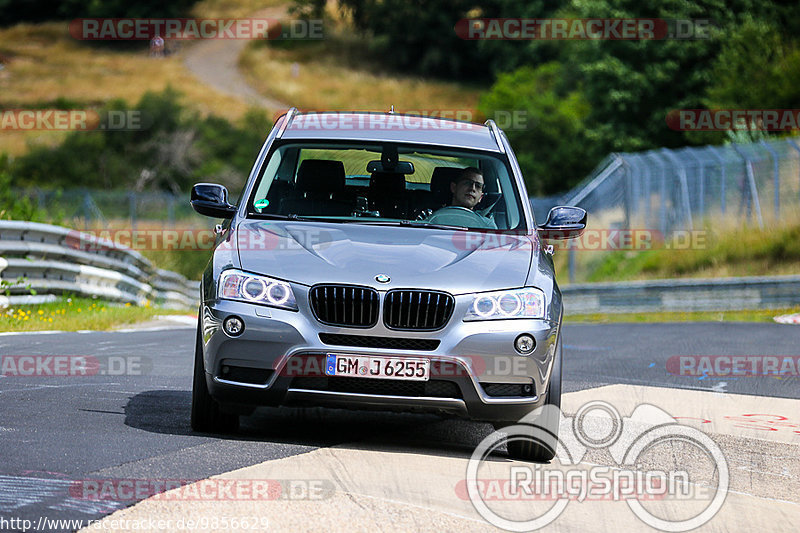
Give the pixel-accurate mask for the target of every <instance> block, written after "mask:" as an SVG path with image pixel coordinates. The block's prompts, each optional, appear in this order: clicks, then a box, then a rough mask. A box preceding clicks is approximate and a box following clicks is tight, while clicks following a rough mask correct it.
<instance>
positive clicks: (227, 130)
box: [11, 88, 271, 194]
mask: <svg viewBox="0 0 800 533" xmlns="http://www.w3.org/2000/svg"><path fill="white" fill-rule="evenodd" d="M112 111H121V112H128V111H130V108H129V107H128V106H127V104H126V103H125V102H124V101H121V100H115V101H112V102H110V103H109V104H107V105H106V107H104V108H103V109H102V110H101V112H100V114H101V116H102V115H107V114H108V113H109V112H112ZM135 111H136V112H137V113H138V114H137V115H136V116H137V117H139V118H140V119H141V121H140V123H141V124H142V126H143V127H142V128H132V129H129V130H125V131H122V130H109V129H105V130H104V129H96V130H93V131H75V132H73V133H71V134H70V135H68V136H67V138H66V139H65V140H64V141H63V143H62V144H60V145H59V146H57V147H49V146H35V147H32V148H31V149H30V151H29V152H28V153H27V154H26V155H24V156H22V157H20V158H18V159H17V160H16V161H15V162H14V164H13V165H12V166H11V174H12V176H13V177H14V179H13V185H15V186H42V185H43V184H47V185H48V186H51V187H63V188H74V187H87V188H101V189H120V188H127V189H131V190H135V191H142V190H162V191H170V192H172V193H174V194H183V193H185V192H186V191H188V189H189V188H190V187H191V185H192V184H193V183H195V182H197V181H204V180H214V181H219V182H220V183H223V184H225V185H227V186H229V187H230V188H232V189H233V190H237V189H238V188H240V187H241V186H242V184H243V183H244V180H245V178H246V176H247V175H248V173H249V171H250V168H251V166H252V162H253V159H254V157H255V155H256V154H257V151H258V149H259V147H260V146H261V144H262V142H263V139H264V137H266V134H267V132H268V130H269V128H270V127H271V122H270V120H269V119H268V118H267V115H266V113H264V112H263V111H259V110H252V111H250V112H248V113H247V114H246V116H245V117H244V118H243V119H242V121H241V124H239V125H234V124H231V123H230V122H229V121H228V120H226V119H224V118H220V117H215V116H208V117H205V118H202V117H200V115H199V114H198V113H197V112H195V111H194V110H192V109H188V108H186V107H184V106H183V104H182V103H181V101H180V94H179V93H177V92H176V91H174V90H172V89H169V88H168V89H166V90H165V91H163V92H161V93H146V94H145V95H144V96H142V98H141V100H140V101H139V103H138V105H137V106H136V108H135Z"/></svg>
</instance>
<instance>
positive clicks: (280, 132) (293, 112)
mask: <svg viewBox="0 0 800 533" xmlns="http://www.w3.org/2000/svg"><path fill="white" fill-rule="evenodd" d="M296 114H297V108H296V107H290V108H289V111H287V112H286V115H285V117H286V118H284V119H283V124H281V129H279V130H278V134H277V135H276V136H275V138H276V139H280V138H281V136H282V135H283V132H284V131H286V128H288V127H289V123H290V122H291V121H292V119H293V118H294V116H295V115H296Z"/></svg>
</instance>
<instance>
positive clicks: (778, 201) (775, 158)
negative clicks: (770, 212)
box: [761, 139, 781, 220]
mask: <svg viewBox="0 0 800 533" xmlns="http://www.w3.org/2000/svg"><path fill="white" fill-rule="evenodd" d="M761 145H762V146H763V147H764V148H766V149H767V151H768V152H769V153H770V155H772V172H773V173H774V177H773V180H774V185H773V186H774V187H775V220H777V219H778V215H779V214H780V211H781V177H780V169H779V165H778V152H776V151H775V150H774V149H773V148H772V146H770V145H769V143H768V142H767V141H765V140H764V139H761Z"/></svg>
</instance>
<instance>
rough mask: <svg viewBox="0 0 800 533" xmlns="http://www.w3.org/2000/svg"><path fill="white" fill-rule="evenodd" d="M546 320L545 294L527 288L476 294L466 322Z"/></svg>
mask: <svg viewBox="0 0 800 533" xmlns="http://www.w3.org/2000/svg"><path fill="white" fill-rule="evenodd" d="M507 318H544V293H543V292H542V291H541V290H540V289H535V288H533V287H525V288H522V289H512V290H508V291H496V292H482V293H480V294H474V295H473V300H472V303H471V304H470V306H469V309H468V310H467V314H466V316H465V317H464V321H471V320H502V319H507Z"/></svg>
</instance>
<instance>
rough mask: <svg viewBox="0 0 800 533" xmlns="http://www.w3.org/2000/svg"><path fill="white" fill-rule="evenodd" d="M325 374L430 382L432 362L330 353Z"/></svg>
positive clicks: (327, 357) (326, 360)
mask: <svg viewBox="0 0 800 533" xmlns="http://www.w3.org/2000/svg"><path fill="white" fill-rule="evenodd" d="M325 374H326V375H328V376H347V377H353V378H381V379H405V380H409V381H428V379H429V378H430V375H431V362H430V360H429V359H413V358H405V357H383V356H371V355H369V356H368V355H341V354H332V353H329V354H327V356H326V358H325Z"/></svg>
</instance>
